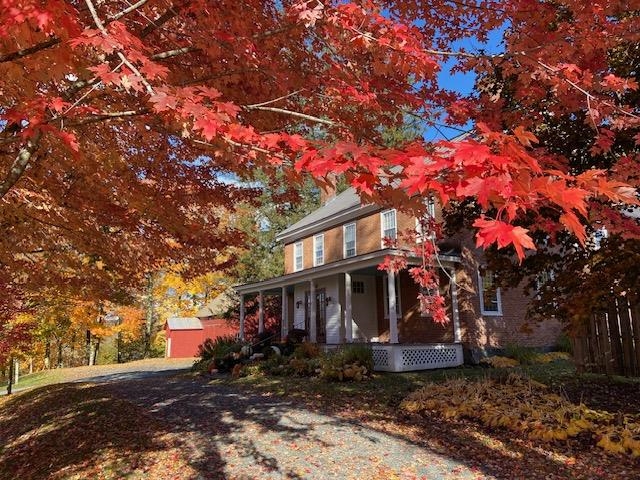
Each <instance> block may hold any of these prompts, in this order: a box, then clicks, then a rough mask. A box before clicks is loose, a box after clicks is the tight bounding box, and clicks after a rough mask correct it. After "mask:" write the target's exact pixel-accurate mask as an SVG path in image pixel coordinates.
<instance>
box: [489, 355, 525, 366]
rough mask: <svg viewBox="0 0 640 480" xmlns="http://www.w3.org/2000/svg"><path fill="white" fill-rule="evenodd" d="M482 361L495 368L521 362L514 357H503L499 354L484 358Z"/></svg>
mask: <svg viewBox="0 0 640 480" xmlns="http://www.w3.org/2000/svg"><path fill="white" fill-rule="evenodd" d="M480 363H484V364H485V365H489V366H490V367H493V368H508V367H517V366H518V365H520V363H519V362H518V361H517V360H514V359H513V358H508V357H501V356H499V355H496V356H493V357H487V358H483V359H482V360H480Z"/></svg>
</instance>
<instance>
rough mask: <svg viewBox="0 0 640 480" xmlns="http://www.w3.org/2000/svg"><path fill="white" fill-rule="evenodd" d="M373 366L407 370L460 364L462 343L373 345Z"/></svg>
mask: <svg viewBox="0 0 640 480" xmlns="http://www.w3.org/2000/svg"><path fill="white" fill-rule="evenodd" d="M373 360H374V368H375V369H376V370H381V371H387V372H407V371H411V370H427V369H432V368H447V367H457V366H459V365H462V361H463V360H462V345H460V344H433V345H388V344H387V345H374V346H373Z"/></svg>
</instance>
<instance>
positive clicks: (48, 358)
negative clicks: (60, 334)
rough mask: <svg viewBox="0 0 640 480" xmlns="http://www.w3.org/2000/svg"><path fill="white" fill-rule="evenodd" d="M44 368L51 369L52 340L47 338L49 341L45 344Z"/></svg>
mask: <svg viewBox="0 0 640 480" xmlns="http://www.w3.org/2000/svg"><path fill="white" fill-rule="evenodd" d="M44 368H45V370H49V369H50V368H51V340H49V339H48V338H47V343H45V345H44Z"/></svg>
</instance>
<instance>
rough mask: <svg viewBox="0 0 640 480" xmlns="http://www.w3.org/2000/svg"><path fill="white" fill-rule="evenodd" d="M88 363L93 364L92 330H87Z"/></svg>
mask: <svg viewBox="0 0 640 480" xmlns="http://www.w3.org/2000/svg"><path fill="white" fill-rule="evenodd" d="M86 345H87V357H86V358H87V365H93V363H92V362H93V344H92V342H91V330H87V343H86Z"/></svg>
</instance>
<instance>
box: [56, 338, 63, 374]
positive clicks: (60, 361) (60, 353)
mask: <svg viewBox="0 0 640 480" xmlns="http://www.w3.org/2000/svg"><path fill="white" fill-rule="evenodd" d="M63 366H64V362H63V361H62V340H58V362H57V364H56V367H57V368H62V367H63Z"/></svg>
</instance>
